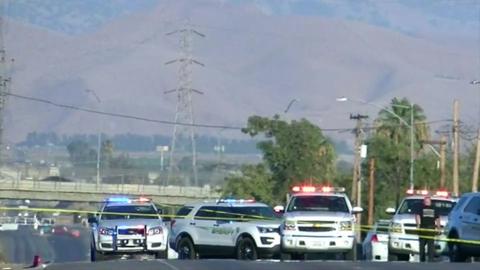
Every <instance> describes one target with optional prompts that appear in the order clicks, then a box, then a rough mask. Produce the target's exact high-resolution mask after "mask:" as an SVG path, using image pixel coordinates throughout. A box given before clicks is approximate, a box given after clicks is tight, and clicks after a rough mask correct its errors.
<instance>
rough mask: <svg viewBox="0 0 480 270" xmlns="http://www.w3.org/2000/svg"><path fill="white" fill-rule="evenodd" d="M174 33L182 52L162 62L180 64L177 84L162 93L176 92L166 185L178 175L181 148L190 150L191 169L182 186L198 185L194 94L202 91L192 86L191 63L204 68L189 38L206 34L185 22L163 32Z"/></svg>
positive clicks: (185, 150) (186, 150)
mask: <svg viewBox="0 0 480 270" xmlns="http://www.w3.org/2000/svg"><path fill="white" fill-rule="evenodd" d="M174 34H180V50H181V51H182V56H181V57H180V58H178V59H175V60H172V61H169V62H166V63H165V64H166V65H168V64H173V63H176V62H178V63H179V64H180V67H179V69H178V77H179V78H178V87H177V88H176V89H173V90H170V91H166V92H165V94H169V93H176V95H177V105H176V110H175V125H174V127H173V136H172V143H171V150H170V164H169V170H168V178H167V183H166V185H168V184H169V183H170V182H171V180H172V177H174V175H176V176H179V175H180V170H179V167H178V162H179V161H180V159H181V154H182V153H181V151H184V153H183V154H185V153H186V152H190V153H189V155H190V156H191V159H192V171H193V183H191V180H190V177H185V178H184V185H185V186H189V185H192V184H193V185H195V186H197V185H198V176H197V150H196V145H195V129H194V125H195V121H194V113H193V94H194V93H196V94H203V93H202V92H201V91H199V90H195V89H193V88H192V66H193V65H199V66H202V67H203V66H205V65H204V64H202V63H200V62H199V61H197V60H195V59H194V58H193V56H192V39H193V36H194V35H196V36H199V37H205V35H204V34H202V33H200V32H198V31H196V30H195V29H193V28H192V27H191V25H190V24H189V23H188V22H187V23H186V26H185V28H183V29H179V30H175V31H173V32H170V33H167V34H166V35H167V36H169V35H174ZM187 141H189V142H187ZM188 145H189V147H188ZM179 150H180V151H179Z"/></svg>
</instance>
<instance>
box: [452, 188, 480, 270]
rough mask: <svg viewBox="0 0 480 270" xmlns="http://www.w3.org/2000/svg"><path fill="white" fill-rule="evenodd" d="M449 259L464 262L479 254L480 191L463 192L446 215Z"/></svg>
mask: <svg viewBox="0 0 480 270" xmlns="http://www.w3.org/2000/svg"><path fill="white" fill-rule="evenodd" d="M445 233H446V235H448V238H449V240H450V239H451V240H452V241H449V243H448V249H449V254H450V261H452V262H464V261H466V260H467V259H468V258H469V257H472V256H473V257H479V256H480V192H475V193H467V194H464V195H463V196H462V197H461V198H460V200H459V201H458V203H457V205H456V206H455V208H453V210H452V212H451V213H450V215H449V216H448V223H447V226H446V227H445Z"/></svg>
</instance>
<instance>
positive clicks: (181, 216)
mask: <svg viewBox="0 0 480 270" xmlns="http://www.w3.org/2000/svg"><path fill="white" fill-rule="evenodd" d="M280 222H281V221H280V219H278V218H277V216H276V215H275V213H274V212H273V209H272V208H271V207H269V206H268V205H266V204H263V203H258V202H255V201H254V200H235V199H221V200H218V201H217V202H207V203H196V204H187V205H185V206H184V207H182V208H181V209H180V210H179V211H178V213H177V215H176V217H175V219H173V220H172V222H171V236H170V246H171V247H172V248H173V249H174V250H175V251H176V252H177V253H178V258H179V259H196V258H199V257H216V258H219V257H233V258H237V259H240V260H256V259H258V258H270V257H273V256H275V255H278V254H279V250H280V235H279V227H280Z"/></svg>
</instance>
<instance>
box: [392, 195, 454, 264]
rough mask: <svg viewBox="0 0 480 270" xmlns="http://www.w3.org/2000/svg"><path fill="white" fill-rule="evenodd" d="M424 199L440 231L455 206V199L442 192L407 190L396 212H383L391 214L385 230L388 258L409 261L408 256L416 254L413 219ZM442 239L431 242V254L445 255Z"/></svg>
mask: <svg viewBox="0 0 480 270" xmlns="http://www.w3.org/2000/svg"><path fill="white" fill-rule="evenodd" d="M426 196H430V197H431V199H432V206H433V208H434V209H435V211H436V212H437V213H438V215H439V216H440V225H441V226H442V228H443V227H444V226H445V225H446V223H447V216H448V214H449V213H450V211H451V210H452V208H453V207H454V206H455V201H456V199H455V198H452V197H450V195H449V193H448V192H446V191H438V192H436V193H435V194H433V196H432V195H430V192H429V191H427V190H408V191H407V197H405V198H404V199H403V201H402V203H401V204H400V207H399V208H398V210H395V209H394V208H389V209H387V213H389V214H394V216H393V218H392V222H391V224H390V229H389V238H390V239H389V246H388V249H389V258H390V260H401V261H409V260H410V255H415V254H418V253H419V252H420V250H419V246H420V244H419V240H418V232H419V231H418V230H417V223H416V220H415V216H416V215H417V214H419V213H420V212H421V209H422V207H423V200H424V198H425V197H426ZM445 240H446V236H445V235H443V234H442V235H439V236H437V241H435V253H436V254H437V255H440V254H443V253H446V251H447V249H446V247H447V244H446V241H445Z"/></svg>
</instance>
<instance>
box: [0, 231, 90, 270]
mask: <svg viewBox="0 0 480 270" xmlns="http://www.w3.org/2000/svg"><path fill="white" fill-rule="evenodd" d="M80 235H81V237H79V238H75V237H72V236H64V235H39V234H38V233H37V232H35V231H34V230H33V229H31V228H29V227H25V228H19V230H18V231H2V232H0V253H2V255H3V256H4V259H5V260H6V261H7V262H8V263H14V264H23V265H30V264H31V263H32V261H33V257H34V256H35V255H39V256H41V257H42V260H43V261H51V262H55V263H62V262H79V261H87V260H89V259H90V257H89V242H88V237H87V235H88V233H87V231H86V230H85V229H81V234H80Z"/></svg>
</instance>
